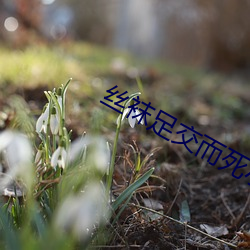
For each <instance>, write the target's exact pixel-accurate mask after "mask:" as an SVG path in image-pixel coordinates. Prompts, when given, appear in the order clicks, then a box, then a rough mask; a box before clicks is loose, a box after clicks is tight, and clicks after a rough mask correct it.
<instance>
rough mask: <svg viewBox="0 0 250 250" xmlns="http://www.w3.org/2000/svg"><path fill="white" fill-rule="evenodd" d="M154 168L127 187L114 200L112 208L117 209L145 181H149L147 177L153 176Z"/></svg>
mask: <svg viewBox="0 0 250 250" xmlns="http://www.w3.org/2000/svg"><path fill="white" fill-rule="evenodd" d="M154 170H155V169H154V168H151V169H149V170H148V171H147V172H146V173H145V174H144V175H143V176H141V177H140V178H138V179H137V180H136V181H135V182H134V183H133V184H131V185H130V186H129V187H127V188H126V189H125V190H124V191H123V192H122V193H121V194H120V195H119V196H118V198H117V199H116V200H115V201H114V202H113V204H112V208H113V210H114V211H115V210H116V209H117V208H118V207H119V206H120V205H121V204H122V202H123V201H124V200H126V199H127V198H128V197H129V196H130V195H131V194H132V193H133V192H134V191H135V190H136V189H137V188H139V187H140V186H141V185H142V184H143V183H145V182H146V181H147V179H148V178H149V177H150V176H151V174H152V173H153V172H154Z"/></svg>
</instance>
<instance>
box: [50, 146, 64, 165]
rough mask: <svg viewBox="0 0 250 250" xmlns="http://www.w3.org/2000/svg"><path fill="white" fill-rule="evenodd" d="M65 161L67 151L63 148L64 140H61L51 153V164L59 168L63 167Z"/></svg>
mask: <svg viewBox="0 0 250 250" xmlns="http://www.w3.org/2000/svg"><path fill="white" fill-rule="evenodd" d="M66 161H67V152H66V150H65V148H64V142H61V143H60V145H59V146H58V148H57V149H56V150H55V152H54V153H53V154H52V157H51V166H52V167H53V168H54V169H56V167H57V166H58V167H59V168H62V169H64V168H65V165H66Z"/></svg>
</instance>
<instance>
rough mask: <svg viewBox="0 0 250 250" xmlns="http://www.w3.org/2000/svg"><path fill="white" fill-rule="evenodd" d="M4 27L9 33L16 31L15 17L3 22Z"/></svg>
mask: <svg viewBox="0 0 250 250" xmlns="http://www.w3.org/2000/svg"><path fill="white" fill-rule="evenodd" d="M4 27H5V29H6V30H7V31H9V32H14V31H16V30H17V29H18V21H17V19H16V18H15V17H8V18H6V19H5V21H4Z"/></svg>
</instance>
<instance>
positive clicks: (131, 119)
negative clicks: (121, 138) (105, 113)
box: [116, 108, 144, 128]
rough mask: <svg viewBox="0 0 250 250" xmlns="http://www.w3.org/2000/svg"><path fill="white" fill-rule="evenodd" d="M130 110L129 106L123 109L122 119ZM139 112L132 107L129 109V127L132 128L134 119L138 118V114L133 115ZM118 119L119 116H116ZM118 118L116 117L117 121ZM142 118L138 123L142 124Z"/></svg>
mask: <svg viewBox="0 0 250 250" xmlns="http://www.w3.org/2000/svg"><path fill="white" fill-rule="evenodd" d="M129 112H130V108H126V109H125V110H124V111H123V114H122V120H124V118H125V117H126V116H127V114H128V113H129ZM140 114H141V113H140V112H139V111H138V110H137V109H136V110H135V111H134V110H133V109H132V110H131V113H130V115H129V117H128V122H129V125H130V127H131V128H134V127H135V123H136V120H138V121H139V120H140V116H137V117H134V118H133V116H135V115H140ZM118 119H119V117H118ZM118 119H117V122H116V123H118ZM143 123H144V122H143V120H141V122H140V124H142V125H143Z"/></svg>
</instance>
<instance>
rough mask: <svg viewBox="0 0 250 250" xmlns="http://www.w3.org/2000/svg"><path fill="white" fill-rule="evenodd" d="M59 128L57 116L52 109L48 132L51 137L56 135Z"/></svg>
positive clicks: (54, 109)
mask: <svg viewBox="0 0 250 250" xmlns="http://www.w3.org/2000/svg"><path fill="white" fill-rule="evenodd" d="M59 126H60V121H59V115H58V112H57V110H56V108H55V107H53V108H52V111H51V116H50V131H51V133H52V134H53V135H56V134H58V131H59Z"/></svg>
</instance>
